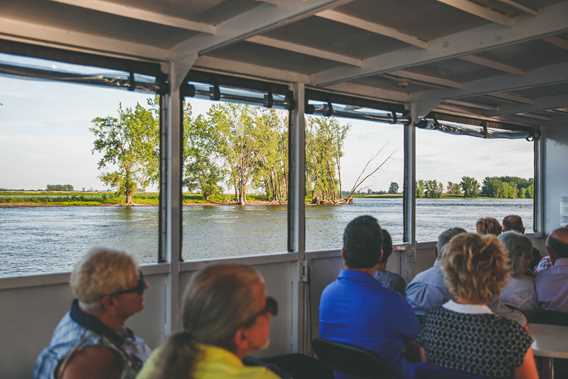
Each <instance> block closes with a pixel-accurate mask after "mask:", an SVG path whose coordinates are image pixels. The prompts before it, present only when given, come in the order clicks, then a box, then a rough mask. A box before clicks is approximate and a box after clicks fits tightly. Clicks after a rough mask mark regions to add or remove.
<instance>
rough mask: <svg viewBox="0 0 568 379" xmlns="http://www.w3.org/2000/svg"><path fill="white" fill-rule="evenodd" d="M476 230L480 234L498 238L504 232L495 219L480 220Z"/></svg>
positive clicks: (484, 218)
mask: <svg viewBox="0 0 568 379" xmlns="http://www.w3.org/2000/svg"><path fill="white" fill-rule="evenodd" d="M475 229H476V230H477V233H479V234H493V235H494V236H498V235H499V234H501V232H502V231H503V228H502V227H501V224H499V221H497V219H496V218H493V217H483V218H480V219H479V220H477V223H476V224H475Z"/></svg>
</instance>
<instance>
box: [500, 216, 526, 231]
mask: <svg viewBox="0 0 568 379" xmlns="http://www.w3.org/2000/svg"><path fill="white" fill-rule="evenodd" d="M511 230H512V231H515V232H517V233H521V234H525V226H524V225H523V219H522V218H521V216H519V215H508V216H505V217H503V232H508V231H511Z"/></svg>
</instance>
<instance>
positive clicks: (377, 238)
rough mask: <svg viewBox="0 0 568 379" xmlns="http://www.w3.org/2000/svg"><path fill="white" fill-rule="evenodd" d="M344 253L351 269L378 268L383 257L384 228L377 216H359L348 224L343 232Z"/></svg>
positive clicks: (346, 264) (344, 257)
mask: <svg viewBox="0 0 568 379" xmlns="http://www.w3.org/2000/svg"><path fill="white" fill-rule="evenodd" d="M391 252H392V241H391ZM342 255H343V260H344V261H345V266H347V268H349V269H354V270H368V269H371V270H372V269H376V268H377V264H378V263H380V261H381V259H382V257H383V230H382V229H381V227H380V225H379V222H378V221H377V219H376V218H374V217H373V216H359V217H356V218H354V219H353V220H351V221H350V222H349V224H347V226H346V227H345V231H344V232H343V249H342Z"/></svg>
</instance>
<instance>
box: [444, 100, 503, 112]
mask: <svg viewBox="0 0 568 379" xmlns="http://www.w3.org/2000/svg"><path fill="white" fill-rule="evenodd" d="M444 103H447V104H450V105H458V106H461V107H466V108H474V109H482V110H485V111H496V110H497V109H498V108H497V107H495V106H493V105H487V104H479V103H472V102H470V101H462V100H444Z"/></svg>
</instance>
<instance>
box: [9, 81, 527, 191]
mask: <svg viewBox="0 0 568 379" xmlns="http://www.w3.org/2000/svg"><path fill="white" fill-rule="evenodd" d="M148 97H149V96H148V95H145V94H140V93H134V92H128V91H124V90H117V89H106V88H100V87H90V86H82V85H76V84H61V83H53V82H44V81H35V80H21V79H13V78H5V77H0V104H1V105H0V188H24V189H43V188H45V186H46V185H47V184H72V185H73V186H74V187H75V188H76V189H82V188H85V189H104V185H103V184H102V183H101V182H100V181H99V180H98V176H99V175H100V172H99V171H98V170H97V166H96V162H97V156H96V155H93V154H92V153H91V149H92V144H93V136H92V135H91V133H90V132H89V130H88V129H89V127H90V126H91V120H92V119H94V118H95V117H97V116H106V115H114V114H116V109H117V108H118V105H119V103H122V104H123V105H124V106H134V105H135V104H136V103H137V102H139V103H142V104H144V103H145V102H146V99H147V98H148ZM191 101H192V103H193V109H194V112H195V113H203V112H205V111H206V110H207V107H208V106H209V104H211V102H209V101H204V100H195V99H193V100H191ZM340 121H341V122H346V123H349V124H350V125H351V128H350V131H349V134H348V136H347V139H346V141H345V149H344V150H345V154H344V157H343V160H342V166H343V187H344V189H350V188H351V186H352V185H353V183H354V181H355V179H356V177H357V176H358V175H359V173H360V171H361V169H362V168H363V166H364V165H365V163H366V162H367V160H369V159H370V158H371V157H372V156H374V155H375V154H376V152H377V151H378V149H379V148H380V147H382V146H384V152H383V154H382V155H380V156H379V157H378V161H380V160H382V159H384V158H385V157H386V156H387V155H388V154H390V153H393V155H392V158H391V159H390V160H389V161H388V163H387V164H386V165H385V167H384V168H383V169H382V170H381V171H379V172H378V173H377V174H376V175H375V176H374V177H372V178H371V179H369V180H368V182H366V183H365V185H364V186H363V188H372V189H374V190H384V189H387V188H388V185H389V183H390V182H392V181H395V182H398V183H399V184H400V185H401V187H402V178H403V149H402V141H403V133H402V127H401V126H396V125H386V124H379V123H371V122H364V121H357V120H340ZM532 149H533V145H532V144H531V143H528V142H526V141H524V140H519V141H511V140H483V139H478V138H473V137H465V136H448V135H445V134H442V133H438V132H432V131H424V130H418V131H417V178H418V179H437V180H441V181H443V182H447V181H454V182H457V181H459V179H460V178H461V177H462V176H464V175H468V176H474V177H477V178H479V179H481V178H483V177H485V176H497V175H499V176H500V175H512V176H521V177H525V178H528V177H532V175H533V163H532V162H533V150H532Z"/></svg>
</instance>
